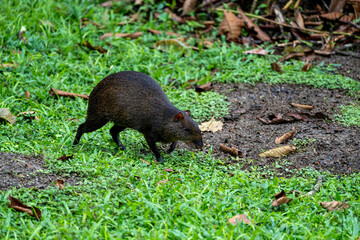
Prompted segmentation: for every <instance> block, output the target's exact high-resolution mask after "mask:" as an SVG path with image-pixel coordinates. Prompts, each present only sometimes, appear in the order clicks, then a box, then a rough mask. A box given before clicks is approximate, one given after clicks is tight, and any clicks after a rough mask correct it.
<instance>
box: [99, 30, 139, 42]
mask: <svg viewBox="0 0 360 240" xmlns="http://www.w3.org/2000/svg"><path fill="white" fill-rule="evenodd" d="M140 36H142V32H134V33H104V34H103V35H102V36H100V39H101V40H104V39H106V38H109V37H114V38H131V39H137V38H139V37H140Z"/></svg>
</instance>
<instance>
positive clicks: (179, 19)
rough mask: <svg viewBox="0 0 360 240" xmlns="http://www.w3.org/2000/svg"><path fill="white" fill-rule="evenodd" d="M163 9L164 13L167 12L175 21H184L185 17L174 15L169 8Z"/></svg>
mask: <svg viewBox="0 0 360 240" xmlns="http://www.w3.org/2000/svg"><path fill="white" fill-rule="evenodd" d="M164 11H165V12H166V13H168V14H169V16H170V17H171V18H172V19H173V20H174V21H175V22H178V23H186V19H185V18H182V17H179V16H178V15H176V14H175V13H173V12H171V11H170V9H169V8H165V9H164Z"/></svg>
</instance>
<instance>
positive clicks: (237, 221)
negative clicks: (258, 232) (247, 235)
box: [229, 214, 252, 225]
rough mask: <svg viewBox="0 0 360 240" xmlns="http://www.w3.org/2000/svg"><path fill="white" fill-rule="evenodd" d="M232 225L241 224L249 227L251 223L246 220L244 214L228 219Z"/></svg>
mask: <svg viewBox="0 0 360 240" xmlns="http://www.w3.org/2000/svg"><path fill="white" fill-rule="evenodd" d="M229 222H230V223H231V224H232V225H236V224H240V223H241V222H243V223H245V224H249V225H251V224H252V222H251V221H250V220H249V219H248V218H247V216H246V215H245V214H239V215H236V216H235V217H232V218H230V219H229Z"/></svg>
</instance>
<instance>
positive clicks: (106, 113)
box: [74, 71, 203, 162]
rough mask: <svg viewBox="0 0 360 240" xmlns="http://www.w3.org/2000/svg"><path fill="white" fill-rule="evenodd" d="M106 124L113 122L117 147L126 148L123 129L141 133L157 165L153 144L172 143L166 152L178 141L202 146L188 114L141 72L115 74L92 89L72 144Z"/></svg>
mask: <svg viewBox="0 0 360 240" xmlns="http://www.w3.org/2000/svg"><path fill="white" fill-rule="evenodd" d="M109 121H110V122H113V123H114V126H113V127H112V128H111V129H110V134H111V136H112V138H113V139H114V141H115V143H116V144H117V145H119V146H120V147H122V148H123V149H125V146H124V145H123V144H122V143H121V142H120V139H119V133H120V132H121V131H123V130H124V129H125V128H132V129H136V130H138V131H139V132H141V133H143V134H144V137H145V140H146V142H147V143H148V145H149V147H150V149H151V150H152V152H153V153H154V155H155V157H156V159H157V161H160V162H163V160H162V158H161V155H160V153H159V150H158V148H157V147H156V142H164V143H171V146H170V148H169V150H168V153H170V152H172V151H173V150H174V149H175V147H176V142H177V141H182V142H186V143H188V144H189V145H190V146H192V147H194V148H201V147H202V146H203V142H202V136H201V131H200V129H199V127H198V125H197V123H196V122H195V121H194V120H193V119H192V118H191V117H190V112H189V111H180V110H179V109H177V108H176V107H175V106H174V105H172V104H171V103H170V101H169V99H168V98H167V96H166V94H165V93H164V91H163V90H162V88H161V87H160V85H159V84H158V83H157V82H156V81H155V80H154V79H152V78H151V77H150V76H148V75H146V74H143V73H140V72H134V71H124V72H118V73H114V74H111V75H109V76H108V77H106V78H104V79H103V80H102V81H100V82H99V83H98V85H96V86H95V88H94V89H93V91H92V92H91V94H90V97H89V106H88V111H87V118H86V121H85V123H83V124H81V125H80V126H79V128H78V130H77V134H76V137H75V140H74V145H75V144H78V143H79V140H80V138H81V136H82V135H83V134H84V133H87V132H92V131H95V130H97V129H99V128H101V127H102V126H104V125H105V124H106V123H107V122H109Z"/></svg>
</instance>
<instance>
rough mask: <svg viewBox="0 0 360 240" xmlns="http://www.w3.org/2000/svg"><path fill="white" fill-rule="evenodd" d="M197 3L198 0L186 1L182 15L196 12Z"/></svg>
mask: <svg viewBox="0 0 360 240" xmlns="http://www.w3.org/2000/svg"><path fill="white" fill-rule="evenodd" d="M197 1H198V0H185V2H184V5H183V12H182V15H186V14H189V13H190V12H191V11H192V10H194V8H195V5H196V2H197Z"/></svg>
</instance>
